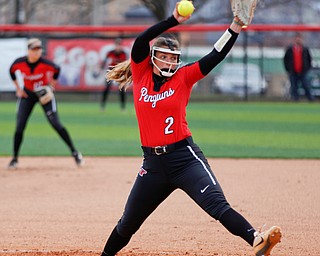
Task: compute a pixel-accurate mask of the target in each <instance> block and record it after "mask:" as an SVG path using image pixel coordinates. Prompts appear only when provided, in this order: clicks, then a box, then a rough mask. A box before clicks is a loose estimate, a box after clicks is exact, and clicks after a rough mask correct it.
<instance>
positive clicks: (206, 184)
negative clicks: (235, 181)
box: [102, 0, 281, 256]
mask: <svg viewBox="0 0 320 256" xmlns="http://www.w3.org/2000/svg"><path fill="white" fill-rule="evenodd" d="M241 1H242V0H241ZM189 18H190V16H188V17H183V16H180V15H179V14H178V12H177V6H176V8H175V10H174V12H173V16H171V17H169V18H168V19H167V20H164V21H161V22H159V23H157V24H155V25H153V26H152V27H150V28H149V29H147V30H146V31H144V32H143V33H142V34H140V35H139V36H138V37H137V38H136V40H135V42H134V45H133V47H132V51H131V61H130V62H129V61H127V62H124V63H121V64H119V65H118V66H116V67H115V68H114V69H113V70H111V71H110V73H109V74H108V77H109V78H110V79H114V80H117V81H118V82H120V83H121V84H122V85H123V83H128V82H129V83H131V81H133V96H134V106H135V110H136V116H137V119H138V125H139V130H140V140H141V144H142V149H143V152H144V159H143V163H142V166H141V167H140V171H139V174H138V176H137V178H136V181H135V183H134V185H133V187H132V190H131V192H130V195H129V197H128V200H127V203H126V206H125V209H124V213H123V215H122V217H121V219H120V220H119V222H118V223H117V225H116V227H115V228H114V229H113V231H112V233H111V235H110V236H109V238H108V240H107V242H106V245H105V247H104V250H103V252H102V256H110V255H115V254H116V253H117V252H118V251H120V250H121V249H122V248H123V247H124V246H126V245H127V244H128V243H129V241H130V239H131V237H132V235H133V234H134V233H135V232H136V231H137V230H138V229H139V228H140V226H141V225H142V223H143V222H144V221H145V220H146V219H147V217H148V216H149V215H150V214H152V212H153V211H154V210H155V209H156V208H157V207H158V206H159V205H160V204H161V203H162V202H163V201H164V200H165V199H166V198H167V197H168V196H169V195H170V194H171V193H172V192H173V191H174V190H175V189H181V190H183V191H184V192H185V193H187V194H188V195H189V196H190V197H191V198H192V199H193V200H194V201H195V202H196V203H197V204H198V205H199V206H200V207H201V208H202V209H203V210H204V211H205V212H206V213H208V214H209V215H210V216H211V217H212V218H214V219H216V220H219V221H220V223H221V224H222V225H223V226H224V227H225V228H226V229H227V230H228V231H230V232H231V233H232V234H234V235H237V236H240V237H241V238H243V239H244V240H245V241H246V242H247V243H248V244H250V245H251V246H252V247H253V249H254V252H255V255H260V256H261V255H265V256H267V255H269V254H270V251H271V249H272V248H273V246H274V245H275V244H277V243H278V242H279V241H280V239H281V231H280V228H279V227H276V226H273V227H271V228H270V229H269V230H267V231H265V232H259V231H256V230H255V229H254V228H253V227H252V225H251V224H250V223H249V222H248V221H247V220H246V219H245V218H244V217H243V216H242V215H240V214H239V213H238V212H236V211H235V210H234V209H233V208H232V207H231V206H230V205H229V203H228V202H227V200H226V198H225V196H224V193H223V191H222V188H221V187H220V185H219V183H218V180H217V178H216V177H215V175H214V173H213V172H212V170H211V167H210V166H209V163H208V161H207V159H206V158H205V156H204V155H203V153H202V151H201V149H200V148H199V147H198V146H197V145H196V144H195V143H194V142H193V139H192V137H191V132H190V130H189V128H188V124H187V121H186V106H187V105H188V101H189V97H190V94H191V91H192V86H193V85H194V84H195V83H196V82H197V81H199V80H200V79H202V78H204V77H205V76H206V75H207V74H208V73H209V72H210V71H211V70H212V69H213V68H214V67H215V66H216V65H218V64H219V63H220V62H221V61H222V60H223V59H224V58H225V56H226V55H227V54H228V52H229V51H230V50H231V48H232V46H233V45H234V43H235V41H236V39H237V37H238V34H239V33H240V31H241V29H242V25H243V23H242V22H241V20H239V18H238V17H237V16H236V17H235V18H234V20H233V22H232V24H231V25H230V28H229V29H228V30H227V31H226V32H225V33H224V34H223V36H222V37H221V38H220V39H219V40H218V42H217V43H216V44H215V45H214V49H213V50H212V51H211V52H210V53H208V54H207V55H206V56H204V57H203V58H201V59H200V60H199V61H197V62H194V63H190V64H188V65H186V66H184V67H181V68H179V66H180V64H181V60H180V54H181V51H180V48H179V42H178V41H177V40H175V39H174V38H172V37H168V36H166V37H163V36H160V35H161V34H162V33H164V32H165V31H166V30H168V29H170V28H172V27H174V26H176V25H178V24H179V23H182V22H185V21H186V20H188V19H189ZM155 38H156V39H155ZM154 39H155V40H154ZM152 40H154V43H153V46H152V48H151V54H150V46H149V43H150V41H152ZM131 75H132V76H131ZM159 145H160V146H159Z"/></svg>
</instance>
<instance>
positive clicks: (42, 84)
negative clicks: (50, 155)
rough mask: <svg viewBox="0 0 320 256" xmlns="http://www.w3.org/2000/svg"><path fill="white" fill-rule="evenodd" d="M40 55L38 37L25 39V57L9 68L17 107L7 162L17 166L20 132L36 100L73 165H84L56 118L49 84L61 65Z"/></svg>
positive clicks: (10, 166) (11, 167) (56, 76)
mask: <svg viewBox="0 0 320 256" xmlns="http://www.w3.org/2000/svg"><path fill="white" fill-rule="evenodd" d="M41 55H42V42H41V41H40V40H39V39H38V38H31V39H30V40H29V41H28V54H27V56H24V57H20V58H18V59H16V60H15V61H14V62H13V64H12V65H11V67H10V75H11V78H12V80H13V82H14V84H15V86H16V95H17V97H18V109H17V124H16V130H15V134H14V146H13V158H12V160H11V161H10V163H9V166H8V168H9V169H16V168H17V166H18V155H19V150H20V146H21V144H22V140H23V133H24V130H25V128H26V125H27V122H28V119H29V116H30V115H31V113H32V110H33V108H34V106H35V104H36V103H37V102H40V103H41V106H42V108H43V111H44V113H45V115H46V117H47V119H48V121H49V122H50V124H51V125H52V127H53V128H54V129H55V130H56V132H57V133H58V134H59V135H60V137H61V138H62V139H63V141H64V142H65V143H66V144H67V146H68V147H69V149H70V151H71V154H72V156H73V158H74V159H75V161H76V164H77V165H78V166H80V165H82V164H83V157H82V154H81V153H80V152H79V151H77V150H76V149H75V147H74V145H73V142H72V140H71V137H70V135H69V133H68V132H67V130H66V129H65V128H64V127H63V125H62V124H61V122H60V120H59V116H58V112H57V105H56V100H55V97H54V94H53V92H52V87H53V86H54V85H55V83H56V80H57V79H58V76H59V73H60V67H59V66H57V65H56V64H54V63H53V62H51V61H49V60H47V59H45V58H43V57H41ZM18 70H19V71H20V73H21V74H22V76H23V82H24V87H23V88H20V86H19V83H18V81H17V77H16V71H18ZM49 83H50V86H49Z"/></svg>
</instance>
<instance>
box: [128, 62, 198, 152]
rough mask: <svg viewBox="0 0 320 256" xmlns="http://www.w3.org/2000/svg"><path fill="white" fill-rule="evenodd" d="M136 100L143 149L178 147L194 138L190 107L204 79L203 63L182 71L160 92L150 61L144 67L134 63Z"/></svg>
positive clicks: (184, 68)
mask: <svg viewBox="0 0 320 256" xmlns="http://www.w3.org/2000/svg"><path fill="white" fill-rule="evenodd" d="M131 69H132V77H133V96H134V105H135V111H136V116H137V120H138V125H139V130H140V140H141V144H142V146H146V147H155V146H163V145H167V144H171V143H175V142H177V141H179V140H183V139H185V138H187V137H189V136H191V132H190V130H189V128H188V123H187V120H186V107H187V105H188V102H189V98H190V94H191V90H192V86H193V85H194V84H195V83H196V82H197V81H198V80H200V79H202V78H203V77H204V75H203V74H202V73H201V71H200V68H199V63H198V62H196V63H193V64H191V65H187V66H184V67H182V68H180V69H179V70H178V71H177V72H176V73H175V74H174V75H173V76H172V77H171V78H170V79H168V81H167V82H165V83H164V84H163V85H162V86H161V88H160V91H159V92H155V91H154V90H153V87H154V82H153V79H152V75H153V72H152V65H151V64H150V57H148V58H146V59H145V60H144V61H142V62H140V63H138V64H137V63H134V61H132V60H131Z"/></svg>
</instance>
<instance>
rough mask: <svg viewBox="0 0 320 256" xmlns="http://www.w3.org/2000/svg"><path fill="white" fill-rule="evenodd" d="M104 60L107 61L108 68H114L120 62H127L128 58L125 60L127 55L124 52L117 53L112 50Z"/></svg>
mask: <svg viewBox="0 0 320 256" xmlns="http://www.w3.org/2000/svg"><path fill="white" fill-rule="evenodd" d="M106 59H107V60H108V64H109V65H110V66H115V65H117V64H119V63H120V62H123V61H125V60H127V59H128V58H127V54H126V53H125V52H124V51H119V52H117V51H115V50H112V51H110V52H108V54H107V56H106Z"/></svg>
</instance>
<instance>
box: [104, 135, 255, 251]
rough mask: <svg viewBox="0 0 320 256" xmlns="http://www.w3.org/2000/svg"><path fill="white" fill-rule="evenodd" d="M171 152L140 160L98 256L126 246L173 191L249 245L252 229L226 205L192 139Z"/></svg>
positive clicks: (210, 171)
mask: <svg viewBox="0 0 320 256" xmlns="http://www.w3.org/2000/svg"><path fill="white" fill-rule="evenodd" d="M186 140H187V144H186V145H184V146H182V147H179V148H177V149H175V150H174V151H173V152H170V153H168V154H162V155H155V154H152V150H151V151H150V150H146V149H144V160H143V164H142V166H141V168H140V171H139V174H138V176H137V178H136V181H135V183H134V185H133V187H132V189H131V192H130V194H129V197H128V200H127V203H126V206H125V210H124V213H123V215H122V217H121V219H120V220H119V222H118V224H117V225H116V227H115V228H114V230H113V231H112V233H111V234H110V236H109V238H108V240H107V242H106V245H105V247H104V250H103V252H102V254H101V255H102V256H113V255H115V254H116V253H117V252H118V251H120V250H121V249H122V248H123V247H124V246H126V245H127V244H128V243H129V241H130V239H131V237H132V235H133V234H134V233H135V232H136V231H137V230H138V229H139V228H140V226H141V225H142V223H143V222H144V221H145V220H146V219H147V218H148V216H150V215H151V214H152V212H153V211H154V210H155V209H156V208H157V207H158V206H159V205H160V204H161V203H162V202H163V201H164V200H165V199H166V198H167V197H168V196H169V195H170V194H171V193H172V192H173V191H174V190H176V189H181V190H183V191H184V192H186V193H187V194H188V195H189V196H190V197H191V198H192V199H193V200H194V201H195V202H196V203H197V204H198V205H199V206H200V207H201V208H202V209H203V210H204V211H205V212H206V213H208V214H209V215H210V216H211V217H213V218H215V219H216V220H219V221H220V222H221V224H222V225H223V226H224V227H225V228H226V229H227V230H228V231H229V232H231V233H232V234H234V235H236V236H240V237H242V238H243V239H244V240H245V241H247V243H248V244H250V245H252V244H253V240H254V235H253V234H254V232H255V230H254V228H252V226H251V224H250V223H249V222H248V221H247V220H246V219H245V218H244V217H243V216H242V215H240V214H239V213H238V212H236V211H235V210H233V209H232V208H231V206H230V205H229V203H228V202H227V200H226V198H225V196H224V194H223V191H222V189H221V187H220V185H219V183H218V181H217V179H216V177H215V176H214V174H213V172H212V170H211V168H210V166H209V164H208V161H207V160H206V158H205V156H204V155H203V153H202V151H201V150H200V148H199V147H198V146H197V145H196V144H194V143H193V141H192V138H191V137H189V138H187V139H186Z"/></svg>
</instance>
